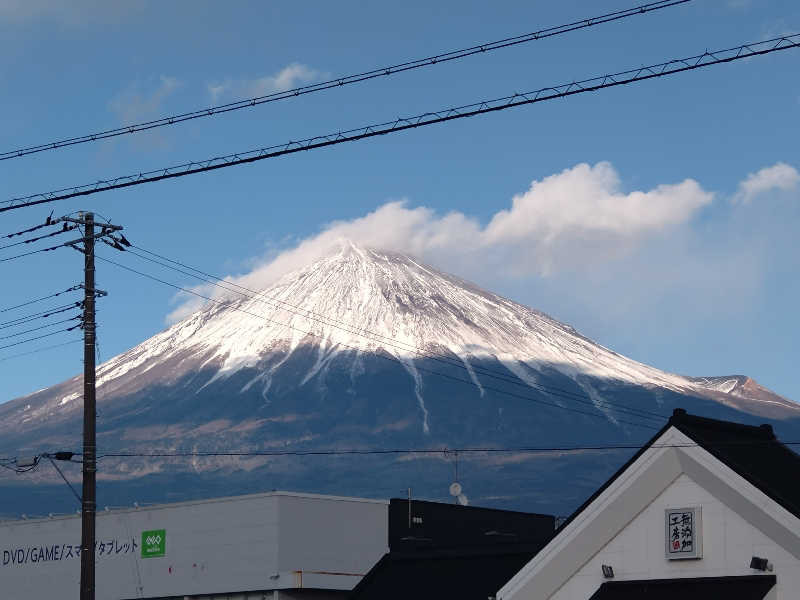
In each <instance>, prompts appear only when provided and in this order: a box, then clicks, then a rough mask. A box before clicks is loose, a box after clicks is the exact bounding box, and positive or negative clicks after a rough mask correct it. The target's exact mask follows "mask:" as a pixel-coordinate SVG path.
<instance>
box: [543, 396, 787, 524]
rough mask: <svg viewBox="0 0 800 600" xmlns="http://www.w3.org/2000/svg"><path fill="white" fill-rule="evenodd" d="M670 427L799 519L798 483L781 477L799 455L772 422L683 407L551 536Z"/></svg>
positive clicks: (783, 476)
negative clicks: (711, 414)
mask: <svg viewBox="0 0 800 600" xmlns="http://www.w3.org/2000/svg"><path fill="white" fill-rule="evenodd" d="M670 427H675V428H676V429H678V430H679V431H681V432H682V433H684V434H685V435H687V436H688V437H690V438H691V439H692V440H693V441H694V442H695V443H697V445H698V446H700V447H701V448H703V449H704V450H706V451H707V452H709V453H710V454H711V455H712V456H714V457H715V458H717V459H718V460H719V461H721V462H722V463H724V464H725V465H726V466H727V467H729V468H730V469H731V470H733V471H735V472H736V473H737V474H738V475H740V476H741V477H743V478H744V479H746V480H747V481H749V482H750V483H752V484H753V485H754V486H756V487H757V488H758V489H760V490H761V491H762V492H764V493H765V494H766V495H767V496H769V497H770V498H772V499H773V500H774V501H775V502H777V503H778V504H780V505H781V506H783V507H784V508H785V509H786V510H788V511H789V512H790V513H792V514H793V515H794V516H796V517H797V518H799V519H800V486H797V485H796V483H795V482H793V481H792V480H791V479H790V478H787V477H786V476H785V474H786V473H792V472H794V473H798V472H800V455H799V454H797V453H795V452H793V451H792V450H790V449H789V448H788V447H787V446H785V445H784V444H782V443H780V442H779V441H778V438H777V437H775V433H774V432H773V430H772V425H768V424H764V425H757V426H754V425H744V424H742V423H734V422H732V421H721V420H719V419H710V418H707V417H698V416H695V415H690V414H689V413H687V412H686V410H685V409H683V408H676V409H675V410H674V411H673V412H672V416H671V417H670V419H669V421H667V424H666V425H664V427H662V428H661V429H659V430H658V432H657V433H656V434H655V435H654V436H653V437H652V438H650V440H649V441H648V442H647V443H646V444H645V445H644V446H642V447H641V448H640V449H639V450H637V451H636V453H635V454H634V455H633V456H632V457H631V458H630V459H629V460H628V461H627V462H626V463H625V464H624V465H622V466H621V467H620V468H619V470H617V472H616V473H614V474H613V475H612V476H611V477H610V478H609V479H608V481H606V482H605V483H604V484H603V485H602V486H600V487H599V488H598V489H597V491H596V492H595V493H594V494H592V495H591V496H589V498H588V499H587V500H586V502H584V503H583V504H581V505H580V506H579V507H578V508H577V509H576V510H575V512H573V513H572V514H571V515H570V516H569V517H568V518H567V519H566V520H565V521H564V522H563V523H561V525H560V526H559V528H558V529H557V530H556V531H555V532H554V533H553V536H552V538H555V537H556V536H558V534H559V533H560V532H561V531H562V530H563V529H564V528H565V527H566V526H567V525H569V524H570V523H571V522H572V521H573V520H574V519H575V517H577V516H578V515H580V514H581V513H582V512H583V511H584V510H585V509H586V507H588V506H589V505H590V504H591V503H592V502H594V501H595V500H596V499H597V498H598V496H600V495H601V494H602V493H603V492H604V491H605V490H606V489H608V488H609V487H610V486H611V485H612V484H613V483H614V482H615V481H616V480H617V479H618V478H619V477H620V476H621V475H622V474H623V473H624V472H625V471H627V470H628V467H630V466H631V465H632V464H633V463H635V462H636V461H637V460H638V459H639V458H640V457H641V456H642V455H643V454H644V453H645V452H647V450H649V449H650V448H651V447H652V446H653V444H654V443H655V442H656V441H657V440H658V439H659V438H661V436H663V435H664V433H666V432H667V430H668V429H669V428H670ZM552 538H551V539H552Z"/></svg>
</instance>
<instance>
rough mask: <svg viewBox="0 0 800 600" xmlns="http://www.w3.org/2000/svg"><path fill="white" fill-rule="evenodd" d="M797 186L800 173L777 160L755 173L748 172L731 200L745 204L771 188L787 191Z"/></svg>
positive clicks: (799, 180) (799, 183)
mask: <svg viewBox="0 0 800 600" xmlns="http://www.w3.org/2000/svg"><path fill="white" fill-rule="evenodd" d="M798 186H800V173H798V172H797V169H795V168H794V167H792V166H790V165H787V164H786V163H782V162H779V163H777V164H775V165H773V166H771V167H764V168H763V169H761V170H760V171H757V172H756V173H750V174H749V175H748V176H747V178H746V179H745V180H744V181H742V182H741V183H740V184H739V189H738V191H737V192H736V194H735V195H734V197H733V201H734V202H741V203H744V204H746V203H748V202H750V201H751V200H753V199H754V198H756V197H757V196H760V195H762V194H765V193H767V192H771V191H773V190H781V191H784V192H788V191H791V190H793V189H795V188H797V187H798Z"/></svg>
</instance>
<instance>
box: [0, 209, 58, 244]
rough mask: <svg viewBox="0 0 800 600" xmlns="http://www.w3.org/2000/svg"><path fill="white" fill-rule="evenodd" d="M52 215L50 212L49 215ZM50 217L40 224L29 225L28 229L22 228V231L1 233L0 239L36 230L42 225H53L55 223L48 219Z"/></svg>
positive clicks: (42, 226)
mask: <svg viewBox="0 0 800 600" xmlns="http://www.w3.org/2000/svg"><path fill="white" fill-rule="evenodd" d="M52 216H53V215H52V213H51V214H50V217H52ZM50 217H47V220H46V221H45V222H44V223H42V224H41V225H34V226H33V227H29V228H28V229H23V230H22V231H15V232H14V233H7V234H5V235H2V236H0V240H5V239H9V238H13V237H16V236H18V235H25V234H26V233H31V232H33V231H37V230H39V229H42V228H44V227H50V226H51V225H55V223H54V222H53V221H51V220H50Z"/></svg>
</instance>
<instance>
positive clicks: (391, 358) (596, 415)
mask: <svg viewBox="0 0 800 600" xmlns="http://www.w3.org/2000/svg"><path fill="white" fill-rule="evenodd" d="M96 258H97V259H98V260H102V261H104V262H107V263H110V264H112V265H115V266H117V267H119V268H121V269H125V270H126V271H130V272H131V273H135V274H137V275H140V276H142V277H145V278H147V279H151V280H153V281H157V282H158V283H161V284H163V285H166V286H169V287H171V288H174V289H177V290H180V291H182V292H185V293H187V294H192V295H194V296H197V297H199V298H202V299H204V300H207V301H209V302H212V303H214V304H218V305H221V306H226V305H229V304H230V303H229V302H220V301H219V300H214V299H213V298H211V297H209V296H205V295H203V294H200V293H199V292H196V291H194V290H190V289H187V288H184V287H181V286H179V285H176V284H174V283H171V282H169V281H165V280H163V279H160V278H158V277H155V276H153V275H149V274H148V273H144V272H142V271H138V270H136V269H133V268H131V267H128V266H126V265H123V264H121V263H118V262H116V261H114V260H110V259H108V258H105V257H102V256H99V255H97V256H96ZM230 308H232V309H233V310H236V311H238V312H242V313H244V314H247V315H250V316H253V317H256V318H259V319H263V320H265V321H268V322H271V323H275V324H277V325H281V326H284V327H289V328H290V329H294V330H295V331H298V332H300V333H304V334H306V335H310V336H312V337H319V334H316V333H314V332H312V331H307V330H304V329H301V328H299V327H294V326H291V325H287V324H286V323H281V322H280V321H275V320H274V319H270V318H269V317H265V316H264V315H259V314H257V313H254V312H251V311H248V310H244V309H242V308H239V307H235V306H231V307H230ZM339 345H340V346H342V347H345V348H351V349H353V350H359V348H357V347H356V346H352V345H350V344H346V343H343V342H340V343H339ZM375 356H377V357H379V358H382V359H384V360H388V361H391V362H395V363H398V364H401V365H402V364H403V363H402V361H401V360H400V359H399V358H396V357H394V356H391V355H388V354H381V353H376V354H375ZM414 368H415V369H417V370H418V371H423V372H426V373H430V374H432V375H437V376H439V377H444V378H447V379H451V380H453V381H457V382H460V383H465V384H467V385H469V386H473V387H478V385H477V384H476V383H475V382H474V381H472V380H471V379H462V378H461V377H456V376H454V375H449V374H447V373H442V372H441V371H435V370H433V369H429V368H427V367H422V366H419V365H414ZM481 387H482V388H483V389H486V390H490V391H493V392H496V393H499V394H504V395H506V396H511V397H514V398H518V399H521V400H526V401H528V402H535V403H538V404H542V405H545V406H550V407H554V408H558V409H561V410H567V411H572V412H575V413H580V414H583V415H587V416H590V417H593V418H597V419H603V420H607V419H608V416H607V415H606V414H604V413H600V412H598V413H594V412H587V411H583V410H579V409H577V408H573V407H567V406H562V405H561V404H556V403H553V402H547V401H545V400H541V399H539V398H532V397H530V396H525V395H523V394H517V393H514V392H510V391H508V390H503V389H500V388H495V387H491V386H487V385H481ZM539 391H541V392H542V393H545V394H547V395H550V396H555V397H562V398H565V399H568V400H574V399H573V398H570V397H568V396H565V395H564V394H559V393H557V392H554V391H547V390H539ZM615 420H616V421H617V422H618V423H624V424H626V425H632V426H634V427H644V428H646V429H657V428H656V427H654V426H652V425H645V424H642V423H634V422H631V421H625V420H622V419H616V418H615Z"/></svg>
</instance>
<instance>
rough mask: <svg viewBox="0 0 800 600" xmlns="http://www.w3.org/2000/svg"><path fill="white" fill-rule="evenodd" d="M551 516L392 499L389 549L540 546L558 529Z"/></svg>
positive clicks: (397, 550)
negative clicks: (510, 545)
mask: <svg viewBox="0 0 800 600" xmlns="http://www.w3.org/2000/svg"><path fill="white" fill-rule="evenodd" d="M555 526H556V519H555V517H554V516H552V515H542V514H536V513H526V512H518V511H511V510H499V509H495V508H483V507H477V506H460V505H457V504H447V503H444V502H428V501H425V500H411V502H410V505H409V501H408V500H407V499H398V498H392V499H391V500H390V501H389V550H390V551H391V552H411V551H428V550H433V549H437V550H440V549H446V548H457V549H459V551H463V550H465V549H467V548H486V547H489V546H497V545H501V546H503V547H505V548H507V547H508V545H509V544H517V545H520V544H521V545H541V544H542V543H543V542H545V541H547V540H549V539H550V537H551V536H552V535H553V531H555V528H556V527H555Z"/></svg>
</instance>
